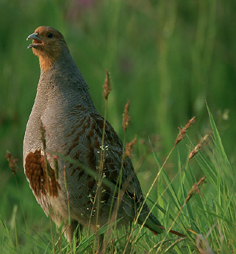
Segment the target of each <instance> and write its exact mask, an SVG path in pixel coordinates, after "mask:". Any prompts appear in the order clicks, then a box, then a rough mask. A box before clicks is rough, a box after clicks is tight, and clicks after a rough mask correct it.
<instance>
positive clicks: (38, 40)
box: [26, 33, 42, 49]
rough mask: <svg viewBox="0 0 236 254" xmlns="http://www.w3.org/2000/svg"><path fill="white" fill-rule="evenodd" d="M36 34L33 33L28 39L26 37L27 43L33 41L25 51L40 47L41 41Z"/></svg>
mask: <svg viewBox="0 0 236 254" xmlns="http://www.w3.org/2000/svg"><path fill="white" fill-rule="evenodd" d="M38 35H39V34H38V33H33V34H31V35H29V36H28V37H27V39H26V40H27V41H28V40H29V39H33V43H32V44H30V45H29V46H28V47H27V49H30V48H35V47H37V46H39V45H42V40H40V38H39V37H38Z"/></svg>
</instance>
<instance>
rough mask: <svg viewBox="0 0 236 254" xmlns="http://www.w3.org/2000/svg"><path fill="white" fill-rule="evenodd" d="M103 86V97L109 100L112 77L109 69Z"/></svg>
mask: <svg viewBox="0 0 236 254" xmlns="http://www.w3.org/2000/svg"><path fill="white" fill-rule="evenodd" d="M103 88H104V90H103V97H104V98H105V100H107V99H108V95H109V93H110V92H111V79H110V74H109V72H108V70H106V79H105V84H104V86H103Z"/></svg>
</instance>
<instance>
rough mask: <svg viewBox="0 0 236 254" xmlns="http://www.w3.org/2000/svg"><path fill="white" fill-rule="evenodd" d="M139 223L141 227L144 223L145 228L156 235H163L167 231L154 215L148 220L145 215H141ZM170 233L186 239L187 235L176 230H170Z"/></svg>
mask: <svg viewBox="0 0 236 254" xmlns="http://www.w3.org/2000/svg"><path fill="white" fill-rule="evenodd" d="M138 223H139V224H141V225H142V224H143V223H144V226H145V227H146V228H148V229H149V230H150V231H151V232H152V233H153V234H155V235H157V234H161V233H163V231H164V230H165V228H164V227H163V226H162V225H161V223H160V221H159V220H158V219H157V218H156V217H155V216H154V215H153V214H152V213H151V214H150V215H149V217H148V218H146V217H145V215H142V214H140V216H139V218H138ZM169 232H170V233H171V234H174V235H177V236H179V237H186V235H184V234H182V233H179V232H177V231H174V230H170V231H169Z"/></svg>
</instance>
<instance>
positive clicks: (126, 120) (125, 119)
mask: <svg viewBox="0 0 236 254" xmlns="http://www.w3.org/2000/svg"><path fill="white" fill-rule="evenodd" d="M129 107H130V101H129V100H128V101H127V103H126V105H125V110H124V114H123V119H122V122H123V124H122V128H123V130H124V132H126V130H127V128H128V126H129V122H130V115H129Z"/></svg>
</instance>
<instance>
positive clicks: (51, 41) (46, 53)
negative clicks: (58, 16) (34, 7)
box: [27, 26, 68, 71]
mask: <svg viewBox="0 0 236 254" xmlns="http://www.w3.org/2000/svg"><path fill="white" fill-rule="evenodd" d="M29 39H32V40H33V42H32V44H30V45H29V46H28V49H29V48H32V51H33V53H34V54H35V55H36V56H38V57H39V61H40V66H41V68H42V69H43V70H44V71H45V70H47V69H48V68H50V66H51V65H52V63H53V62H54V61H56V60H57V59H58V57H59V55H60V53H61V50H62V48H63V47H66V48H67V49H68V47H67V44H66V42H65V39H64V37H63V35H62V34H61V33H60V32H59V31H57V30H56V29H54V28H52V27H48V26H40V27H38V28H37V29H36V30H35V31H34V33H33V34H31V35H29V36H28V37H27V40H29Z"/></svg>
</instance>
